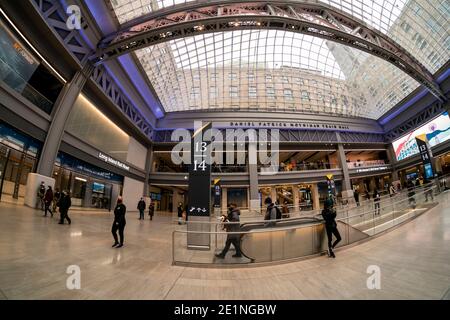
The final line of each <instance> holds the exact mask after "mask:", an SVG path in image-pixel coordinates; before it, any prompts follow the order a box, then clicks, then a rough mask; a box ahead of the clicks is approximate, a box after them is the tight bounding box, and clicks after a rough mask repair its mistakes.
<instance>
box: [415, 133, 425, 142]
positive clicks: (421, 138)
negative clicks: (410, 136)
mask: <svg viewBox="0 0 450 320" xmlns="http://www.w3.org/2000/svg"><path fill="white" fill-rule="evenodd" d="M416 139H419V140H422V141H423V142H427V141H428V139H427V135H426V134H425V133H423V134H419V135H418V136H416Z"/></svg>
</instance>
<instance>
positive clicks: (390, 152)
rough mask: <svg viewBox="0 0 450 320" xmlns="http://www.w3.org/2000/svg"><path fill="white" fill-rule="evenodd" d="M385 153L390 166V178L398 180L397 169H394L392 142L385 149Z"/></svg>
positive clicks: (394, 159) (395, 162)
mask: <svg viewBox="0 0 450 320" xmlns="http://www.w3.org/2000/svg"><path fill="white" fill-rule="evenodd" d="M386 153H387V156H388V160H389V164H390V165H391V168H392V173H391V180H392V181H398V180H399V177H398V170H396V166H397V158H396V156H395V151H394V147H393V146H392V144H390V145H389V147H388V148H387V149H386Z"/></svg>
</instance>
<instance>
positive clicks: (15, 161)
mask: <svg viewBox="0 0 450 320" xmlns="http://www.w3.org/2000/svg"><path fill="white" fill-rule="evenodd" d="M35 165H36V159H35V158H34V157H31V156H30V155H28V154H27V153H25V152H21V151H18V150H15V149H12V148H9V147H7V146H5V145H0V171H1V173H0V189H1V199H2V200H3V201H10V202H14V203H17V202H23V200H24V197H25V187H26V184H27V178H28V174H29V173H30V172H33V171H34V167H35Z"/></svg>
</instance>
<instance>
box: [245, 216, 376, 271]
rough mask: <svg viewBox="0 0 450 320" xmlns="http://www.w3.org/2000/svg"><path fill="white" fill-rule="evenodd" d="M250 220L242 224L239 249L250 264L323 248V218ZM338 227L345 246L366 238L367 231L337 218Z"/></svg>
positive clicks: (293, 257) (292, 257)
mask: <svg viewBox="0 0 450 320" xmlns="http://www.w3.org/2000/svg"><path fill="white" fill-rule="evenodd" d="M269 223H270V222H268V221H261V222H249V223H243V224H241V230H242V231H245V232H246V233H245V234H243V235H242V236H241V251H242V254H243V255H244V256H245V257H247V258H248V259H249V260H250V261H251V262H252V263H264V262H271V261H280V260H290V259H296V258H301V257H306V256H310V255H314V254H318V253H321V252H323V251H325V250H326V246H327V245H326V243H327V241H326V233H325V225H324V223H323V220H322V219H320V218H316V217H301V218H297V219H289V220H285V221H284V220H281V221H277V222H272V225H269ZM338 230H339V232H340V234H341V237H342V241H341V243H340V244H339V245H338V247H339V246H342V245H346V244H349V243H353V242H356V241H360V240H363V239H365V238H368V237H369V235H367V234H366V233H364V232H362V231H360V230H358V229H356V228H353V227H351V226H350V225H348V224H346V223H344V222H342V221H338Z"/></svg>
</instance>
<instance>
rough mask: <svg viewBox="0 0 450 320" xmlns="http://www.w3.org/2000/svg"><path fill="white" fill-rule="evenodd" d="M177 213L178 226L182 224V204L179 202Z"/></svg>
mask: <svg viewBox="0 0 450 320" xmlns="http://www.w3.org/2000/svg"><path fill="white" fill-rule="evenodd" d="M177 213H178V224H183V204H182V203H181V202H180V203H178V207H177Z"/></svg>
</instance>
